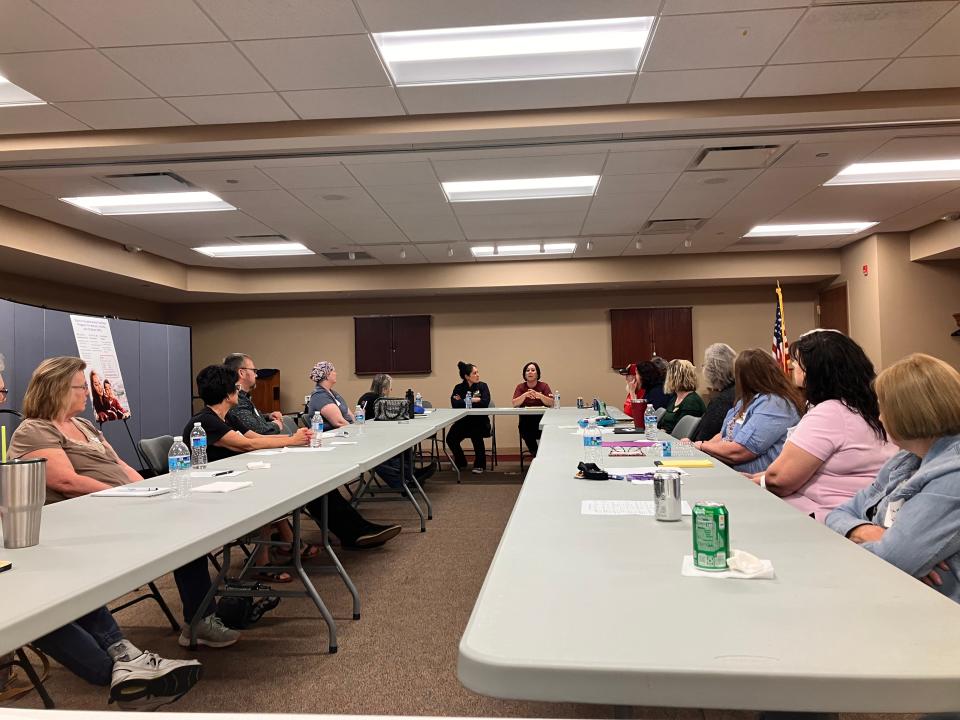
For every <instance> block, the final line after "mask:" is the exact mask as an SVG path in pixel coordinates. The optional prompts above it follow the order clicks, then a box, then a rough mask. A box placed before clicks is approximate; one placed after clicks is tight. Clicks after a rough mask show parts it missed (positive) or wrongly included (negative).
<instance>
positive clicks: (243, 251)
mask: <svg viewBox="0 0 960 720" xmlns="http://www.w3.org/2000/svg"><path fill="white" fill-rule="evenodd" d="M194 250H196V251H197V252H198V253H202V254H204V255H207V256H209V257H215V258H241V257H280V256H283V255H313V254H314V252H313V250H311V249H310V248H308V247H305V246H304V245H303V244H302V243H297V242H278V243H262V244H259V245H207V246H204V247H195V248H194Z"/></svg>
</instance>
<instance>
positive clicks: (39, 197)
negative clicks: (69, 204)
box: [0, 172, 51, 207]
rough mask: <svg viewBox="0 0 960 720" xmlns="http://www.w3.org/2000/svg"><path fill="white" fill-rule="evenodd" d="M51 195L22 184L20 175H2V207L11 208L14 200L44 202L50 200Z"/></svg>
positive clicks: (0, 182)
mask: <svg viewBox="0 0 960 720" xmlns="http://www.w3.org/2000/svg"><path fill="white" fill-rule="evenodd" d="M50 194H51V193H45V192H40V191H39V190H35V189H34V188H32V187H27V186H26V185H24V184H22V181H20V180H19V173H15V172H14V173H0V205H8V206H10V203H11V202H12V201H13V200H22V201H25V202H31V201H32V202H37V201H40V202H43V201H46V200H49V199H50ZM10 207H12V206H10Z"/></svg>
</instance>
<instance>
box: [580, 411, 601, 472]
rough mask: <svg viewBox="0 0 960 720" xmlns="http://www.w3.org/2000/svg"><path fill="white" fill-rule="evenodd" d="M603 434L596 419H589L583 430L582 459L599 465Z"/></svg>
mask: <svg viewBox="0 0 960 720" xmlns="http://www.w3.org/2000/svg"><path fill="white" fill-rule="evenodd" d="M602 438H603V435H601V434H600V428H599V427H597V422H596V420H593V419H591V420H590V422H589V423H587V427H586V429H585V430H584V431H583V460H584V462H588V463H596V464H597V465H601V463H602V461H603V439H602Z"/></svg>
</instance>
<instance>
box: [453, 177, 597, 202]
mask: <svg viewBox="0 0 960 720" xmlns="http://www.w3.org/2000/svg"><path fill="white" fill-rule="evenodd" d="M598 182H600V176H599V175H576V176H569V177H548V178H516V179H513V180H464V181H459V180H458V181H454V182H444V183H440V185H441V187H442V188H443V192H444V194H445V195H446V196H447V200H448V201H450V202H489V201H492V200H540V199H543V198H562V197H584V196H587V197H589V196H590V195H593V193H594V192H596V190H597V183H598Z"/></svg>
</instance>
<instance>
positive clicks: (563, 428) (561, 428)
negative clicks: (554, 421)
mask: <svg viewBox="0 0 960 720" xmlns="http://www.w3.org/2000/svg"><path fill="white" fill-rule="evenodd" d="M577 427H578V426H577V425H557V429H558V430H576V429H577Z"/></svg>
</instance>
